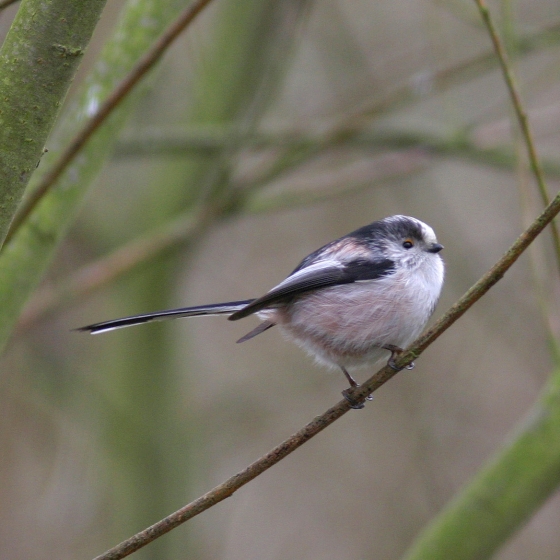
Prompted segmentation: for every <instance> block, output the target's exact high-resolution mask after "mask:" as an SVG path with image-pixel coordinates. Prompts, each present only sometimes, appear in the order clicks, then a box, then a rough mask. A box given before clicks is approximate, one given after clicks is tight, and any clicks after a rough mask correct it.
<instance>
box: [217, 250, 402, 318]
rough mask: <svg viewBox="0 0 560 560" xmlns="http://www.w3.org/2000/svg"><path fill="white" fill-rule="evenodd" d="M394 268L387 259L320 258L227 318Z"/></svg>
mask: <svg viewBox="0 0 560 560" xmlns="http://www.w3.org/2000/svg"><path fill="white" fill-rule="evenodd" d="M394 271H395V263H394V262H393V261H391V260H389V259H383V260H376V261H373V260H368V259H355V260H353V261H348V262H341V261H339V260H322V261H319V262H315V263H313V264H310V265H308V266H306V267H304V268H301V269H299V270H296V271H295V272H293V273H292V274H291V275H290V276H288V278H286V279H285V280H284V281H283V282H281V283H280V284H278V286H276V287H274V288H272V290H270V291H269V292H267V293H266V294H265V295H264V296H262V297H260V298H257V299H255V300H254V301H252V302H251V303H249V304H248V305H246V306H245V307H243V309H240V310H239V311H236V312H235V313H233V314H232V315H230V316H229V317H228V319H229V320H230V321H236V320H237V319H242V318H243V317H247V315H251V314H252V313H256V312H257V311H260V310H261V309H264V308H265V307H274V305H275V304H277V303H280V302H284V301H286V300H287V299H290V298H292V297H293V296H296V295H299V294H302V293H304V292H309V291H311V290H317V289H319V288H326V287H328V286H336V285H338V284H350V283H352V282H361V281H366V280H376V279H378V278H382V277H384V276H388V275H389V274H392V273H393V272H394Z"/></svg>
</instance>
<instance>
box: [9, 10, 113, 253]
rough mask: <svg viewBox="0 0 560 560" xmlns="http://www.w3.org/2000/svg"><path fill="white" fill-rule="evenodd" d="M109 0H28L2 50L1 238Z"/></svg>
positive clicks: (18, 14)
mask: <svg viewBox="0 0 560 560" xmlns="http://www.w3.org/2000/svg"><path fill="white" fill-rule="evenodd" d="M105 3H106V0H90V1H87V2H86V1H75V2H70V1H68V0H50V1H48V2H47V1H45V0H24V1H23V2H22V4H21V7H20V9H19V11H18V13H17V15H16V18H15V20H14V22H13V24H12V27H11V28H10V31H9V33H8V35H7V37H6V40H5V41H4V44H3V46H2V49H1V50H0V244H1V243H2V242H3V241H4V238H5V236H6V233H7V231H8V226H9V225H10V221H11V219H12V217H13V215H14V212H15V210H16V208H17V205H18V204H19V202H20V200H21V198H22V196H23V192H24V190H25V188H26V186H27V183H28V182H29V179H30V177H31V174H32V173H33V171H34V170H35V168H36V166H37V162H38V161H39V159H40V157H41V154H42V152H43V148H44V146H45V142H46V140H47V136H48V135H49V133H50V131H51V129H52V127H53V125H54V122H55V120H56V117H57V115H58V112H59V110H60V106H61V105H62V102H63V100H64V97H65V96H66V93H67V91H68V88H69V86H70V83H71V82H72V79H73V78H74V74H75V73H76V70H77V68H78V65H79V63H80V61H81V59H82V55H83V54H84V50H85V48H86V46H87V45H88V43H89V40H90V38H91V35H92V33H93V30H94V29H95V26H96V24H97V22H98V20H99V17H100V15H101V12H102V10H103V7H104V6H105Z"/></svg>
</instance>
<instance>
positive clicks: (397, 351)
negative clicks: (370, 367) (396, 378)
mask: <svg viewBox="0 0 560 560" xmlns="http://www.w3.org/2000/svg"><path fill="white" fill-rule="evenodd" d="M382 348H383V349H384V350H389V352H391V357H390V358H389V360H388V361H387V365H388V366H389V367H390V368H391V369H393V370H395V371H401V370H403V369H414V362H410V364H408V365H407V366H405V367H404V368H403V367H398V366H397V364H396V363H395V358H398V357H399V356H400V355H401V354H402V353H403V352H404V350H403V349H402V348H401V347H399V346H395V345H394V344H386V345H385V346H383V347H382Z"/></svg>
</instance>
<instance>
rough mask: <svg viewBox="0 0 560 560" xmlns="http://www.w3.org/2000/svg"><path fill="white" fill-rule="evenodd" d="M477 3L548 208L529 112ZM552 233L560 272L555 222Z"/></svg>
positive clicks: (482, 0) (481, 4) (487, 17)
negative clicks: (528, 116)
mask: <svg viewBox="0 0 560 560" xmlns="http://www.w3.org/2000/svg"><path fill="white" fill-rule="evenodd" d="M475 2H476V5H477V6H478V10H479V12H480V15H481V17H482V20H483V21H484V23H485V25H486V28H487V29H488V33H489V35H490V38H491V39H492V43H493V45H494V50H495V51H496V55H497V57H498V60H499V62H500V67H501V69H502V73H503V75H504V80H505V82H506V85H507V88H508V91H509V94H510V96H511V101H512V104H513V108H514V110H515V114H516V116H517V120H518V121H519V128H520V129H521V134H522V136H523V139H524V140H525V144H526V145H527V153H528V155H529V163H530V165H531V170H532V171H533V173H534V175H535V179H536V180H537V186H538V189H539V193H540V196H541V199H542V201H543V205H545V206H546V205H547V204H548V203H549V202H550V195H549V194H548V189H547V186H546V182H545V180H544V174H543V171H542V167H541V163H540V161H539V158H538V156H537V150H536V148H535V142H534V139H533V134H532V132H531V126H530V124H529V119H528V118H527V112H526V111H525V109H524V107H523V103H522V102H521V94H520V93H519V89H518V87H517V83H516V80H515V76H514V74H513V70H512V68H511V64H510V62H509V60H508V55H507V52H506V49H505V47H504V45H503V43H502V40H501V39H500V37H499V35H498V32H497V30H496V27H495V26H494V22H493V21H492V17H491V16H490V10H489V9H488V7H487V6H486V1H485V0H475ZM551 233H552V241H553V243H554V250H555V253H556V261H557V265H558V271H559V272H560V234H559V233H558V229H557V227H556V224H555V223H554V222H552V224H551Z"/></svg>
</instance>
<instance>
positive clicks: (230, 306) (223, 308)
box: [76, 299, 254, 334]
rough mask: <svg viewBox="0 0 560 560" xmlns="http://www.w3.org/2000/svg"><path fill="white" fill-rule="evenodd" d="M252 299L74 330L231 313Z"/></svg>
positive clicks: (98, 330) (104, 329) (110, 328)
mask: <svg viewBox="0 0 560 560" xmlns="http://www.w3.org/2000/svg"><path fill="white" fill-rule="evenodd" d="M252 301H254V300H252V299H247V300H244V301H230V302H228V303H213V304H211V305H198V306H196V307H180V308H178V309H168V310H166V311H156V312H155V313H145V314H144V315H132V316H131V317H123V318H121V319H112V320H111V321H103V322H102V323H94V324H93V325H86V326H85V327H80V328H79V329H76V330H77V331H84V332H89V333H91V334H99V333H103V332H108V331H113V330H115V329H123V328H125V327H131V326H133V325H142V324H143V323H150V322H152V321H164V320H165V319H180V318H181V317H198V316H201V315H231V314H232V313H235V312H236V311H239V310H240V309H243V308H244V307H245V306H246V305H248V304H250V303H251V302H252Z"/></svg>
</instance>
